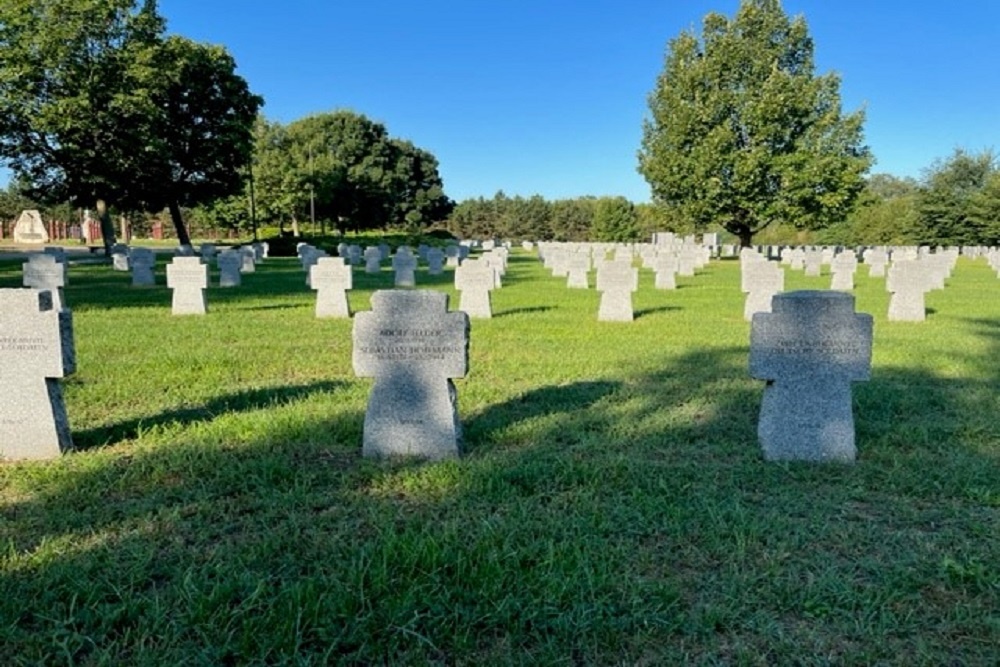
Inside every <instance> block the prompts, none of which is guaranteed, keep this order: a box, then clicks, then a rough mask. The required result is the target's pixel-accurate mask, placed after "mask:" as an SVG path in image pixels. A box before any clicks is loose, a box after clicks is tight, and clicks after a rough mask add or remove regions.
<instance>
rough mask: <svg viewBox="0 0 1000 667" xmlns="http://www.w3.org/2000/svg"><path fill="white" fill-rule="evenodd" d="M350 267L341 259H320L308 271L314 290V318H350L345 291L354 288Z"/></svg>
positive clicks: (310, 283)
mask: <svg viewBox="0 0 1000 667" xmlns="http://www.w3.org/2000/svg"><path fill="white" fill-rule="evenodd" d="M353 281H354V276H353V274H352V272H351V265H350V264H347V263H346V262H345V260H344V258H343V257H320V258H319V259H318V260H316V263H315V264H313V265H312V267H310V269H309V285H310V286H311V287H312V288H313V289H314V290H316V317H350V316H351V308H350V306H349V304H348V302H347V290H349V289H351V288H352V287H353V286H354V282H353Z"/></svg>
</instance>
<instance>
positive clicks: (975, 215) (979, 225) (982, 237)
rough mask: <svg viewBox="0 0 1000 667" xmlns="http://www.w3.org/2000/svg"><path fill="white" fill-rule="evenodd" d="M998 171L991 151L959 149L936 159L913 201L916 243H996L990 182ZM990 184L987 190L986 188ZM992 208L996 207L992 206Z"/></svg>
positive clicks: (993, 186)
mask: <svg viewBox="0 0 1000 667" xmlns="http://www.w3.org/2000/svg"><path fill="white" fill-rule="evenodd" d="M998 171H1000V168H998V166H997V159H996V156H994V154H993V152H992V151H989V150H986V151H982V152H980V153H970V152H968V151H965V150H963V149H956V150H955V152H954V153H953V154H952V155H951V156H950V157H949V158H947V159H945V160H937V161H936V162H935V163H934V164H933V165H932V166H931V167H930V168H928V169H927V171H926V172H925V174H924V179H923V180H924V183H923V188H921V191H920V194H919V196H918V199H917V212H918V217H919V222H918V226H919V229H918V233H917V234H918V236H917V238H916V239H915V240H916V241H917V242H918V243H926V244H941V245H966V244H978V243H987V242H992V241H995V240H996V236H995V228H996V221H994V220H991V216H990V215H989V210H990V203H989V201H990V199H991V197H990V193H991V192H995V187H996V186H995V185H991V182H992V179H993V178H994V177H995V175H996V174H997V173H998ZM988 185H990V186H991V187H987V186H988ZM993 206H996V204H993Z"/></svg>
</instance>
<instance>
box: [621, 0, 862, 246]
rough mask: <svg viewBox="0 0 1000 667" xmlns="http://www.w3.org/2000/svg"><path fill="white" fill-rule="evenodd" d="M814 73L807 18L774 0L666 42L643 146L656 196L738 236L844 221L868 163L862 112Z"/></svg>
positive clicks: (835, 83)
mask: <svg viewBox="0 0 1000 667" xmlns="http://www.w3.org/2000/svg"><path fill="white" fill-rule="evenodd" d="M813 70H814V64H813V42H812V39H811V38H810V37H809V34H808V29H807V26H806V22H805V19H803V18H802V17H797V18H795V19H789V18H788V16H787V15H786V14H785V13H784V11H783V9H782V7H781V3H780V2H779V0H744V1H743V2H742V3H741V5H740V8H739V9H738V11H737V12H736V15H735V17H734V18H733V19H729V18H727V17H725V16H723V15H720V14H717V13H710V14H708V15H707V16H706V17H705V19H704V22H703V28H702V34H701V37H700V38H699V37H698V36H696V35H695V34H694V33H693V32H687V31H686V32H683V33H681V34H680V35H679V36H678V37H676V38H674V39H673V40H671V41H670V43H669V48H668V51H667V56H666V62H665V67H664V69H663V71H662V73H661V74H660V76H659V77H658V79H657V82H656V86H655V88H654V90H653V92H652V93H651V95H650V96H649V107H650V115H649V117H648V118H647V120H646V121H645V122H644V126H643V139H642V146H641V148H640V151H639V172H640V173H641V174H642V175H643V176H644V177H645V178H646V180H647V181H648V183H649V184H650V187H651V189H652V194H653V199H654V201H656V202H657V203H661V204H663V205H665V206H666V207H668V208H673V209H677V213H678V214H679V215H680V216H681V217H684V218H688V219H690V220H692V221H693V222H695V223H696V224H697V225H698V226H699V227H701V228H705V227H708V226H710V225H713V224H718V225H721V226H722V227H723V228H725V229H726V230H728V231H729V232H731V233H733V234H735V235H737V236H738V237H739V239H740V241H741V243H742V244H743V245H749V244H750V243H751V240H752V238H753V235H754V234H755V233H756V232H758V231H760V230H761V229H763V228H764V227H765V226H767V225H768V224H770V223H772V222H775V221H784V222H790V223H793V224H794V225H796V226H797V227H800V228H810V229H815V228H822V227H824V226H826V225H829V224H830V223H832V222H835V221H836V220H838V219H840V218H842V217H843V216H844V215H845V214H846V213H847V212H848V211H849V210H850V209H851V206H852V204H853V202H854V200H855V198H856V196H857V194H858V193H859V192H860V191H861V189H862V187H863V185H864V180H863V176H864V174H865V172H866V171H867V170H868V168H869V167H870V165H871V162H872V159H871V155H870V152H869V150H868V148H867V147H866V146H864V145H863V143H862V140H863V138H862V124H863V121H864V114H863V112H861V111H856V112H854V113H851V114H847V115H845V114H843V113H842V112H841V108H840V97H839V87H840V80H839V78H838V77H837V75H835V74H833V73H830V74H825V75H822V76H816V75H815V74H814V71H813Z"/></svg>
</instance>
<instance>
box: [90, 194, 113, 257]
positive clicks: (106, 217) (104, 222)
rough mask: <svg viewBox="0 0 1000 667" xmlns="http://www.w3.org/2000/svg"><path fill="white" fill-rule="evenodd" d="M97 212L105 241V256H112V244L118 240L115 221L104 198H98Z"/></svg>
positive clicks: (95, 205) (95, 207) (95, 206)
mask: <svg viewBox="0 0 1000 667" xmlns="http://www.w3.org/2000/svg"><path fill="white" fill-rule="evenodd" d="M94 209H95V211H96V212H97V219H98V220H100V221H101V238H102V239H103V241H104V256H105V257H111V246H113V245H114V244H115V242H116V239H115V222H114V220H112V219H111V214H110V213H108V204H107V202H105V201H104V200H103V199H98V200H97V202H96V203H95V204H94Z"/></svg>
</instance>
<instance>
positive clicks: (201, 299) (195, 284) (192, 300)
mask: <svg viewBox="0 0 1000 667" xmlns="http://www.w3.org/2000/svg"><path fill="white" fill-rule="evenodd" d="M167 287H169V288H170V289H172V290H173V291H174V292H173V298H172V301H171V312H172V313H173V314H174V315H204V314H205V313H206V312H207V310H208V307H207V305H206V303H205V289H206V288H207V287H208V266H207V265H205V264H202V263H201V257H184V256H179V255H178V256H176V257H174V259H173V261H172V262H171V263H170V264H167Z"/></svg>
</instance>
